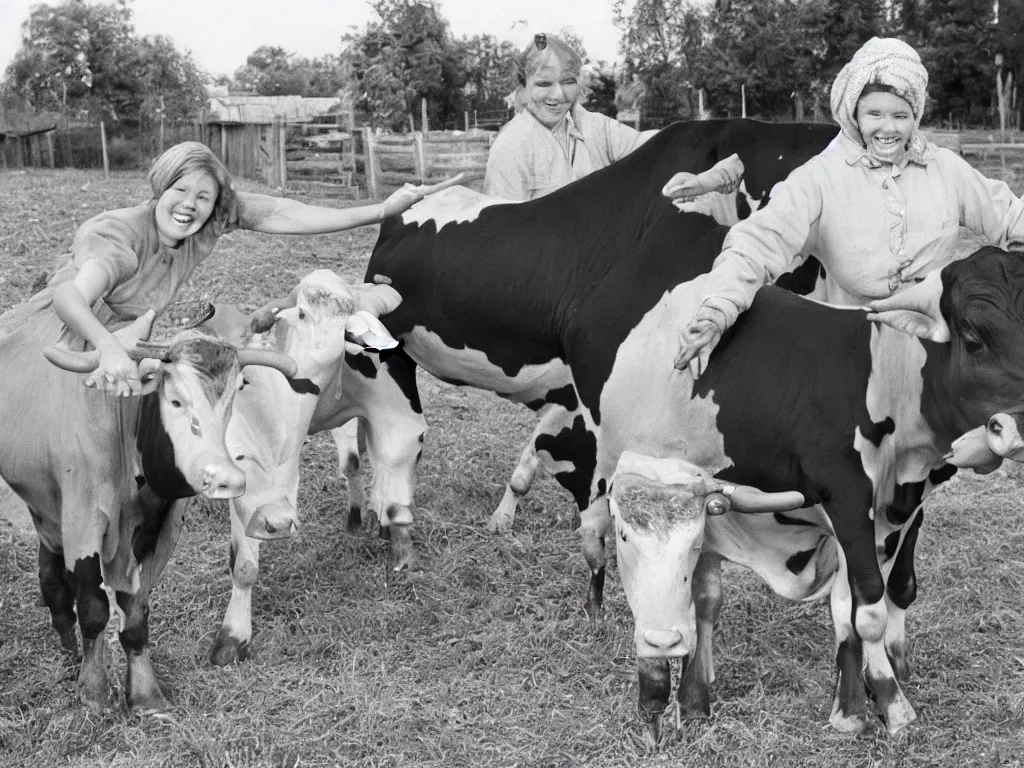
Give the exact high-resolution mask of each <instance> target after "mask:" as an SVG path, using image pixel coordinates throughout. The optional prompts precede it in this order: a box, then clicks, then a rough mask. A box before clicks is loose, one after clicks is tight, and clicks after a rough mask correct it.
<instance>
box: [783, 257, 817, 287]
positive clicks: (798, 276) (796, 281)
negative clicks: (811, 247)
mask: <svg viewBox="0 0 1024 768" xmlns="http://www.w3.org/2000/svg"><path fill="white" fill-rule="evenodd" d="M819 275H820V276H821V278H822V279H824V278H825V267H823V266H822V265H821V262H820V261H818V260H817V259H816V258H814V257H813V256H808V257H807V259H806V261H804V263H803V264H801V265H800V266H799V267H797V268H796V269H794V270H793V271H792V272H787V273H786V274H784V275H781V276H780V277H779V279H778V280H776V281H775V285H777V286H779V288H785V289H786V290H787V291H789V292H790V293H796V294H799V295H800V296H806V295H807V294H809V293H810V292H811V291H813V290H814V286H815V285H817V284H818V277H819Z"/></svg>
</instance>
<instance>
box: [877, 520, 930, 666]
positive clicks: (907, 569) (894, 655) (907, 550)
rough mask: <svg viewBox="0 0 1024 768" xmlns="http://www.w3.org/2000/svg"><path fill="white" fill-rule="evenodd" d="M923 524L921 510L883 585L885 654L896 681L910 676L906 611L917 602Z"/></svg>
mask: <svg viewBox="0 0 1024 768" xmlns="http://www.w3.org/2000/svg"><path fill="white" fill-rule="evenodd" d="M923 520H924V509H918V510H917V512H916V516H915V517H914V519H913V520H911V521H910V523H909V524H908V526H909V527H907V529H906V534H905V535H904V536H903V541H902V542H901V543H900V545H899V549H898V550H897V552H896V556H895V558H894V560H893V563H892V570H891V571H890V572H889V578H888V579H887V580H886V583H885V595H886V599H887V600H888V607H889V622H888V624H886V627H885V650H886V652H887V653H888V654H889V661H890V663H891V664H892V668H893V671H894V672H895V673H896V677H897V678H898V679H900V680H906V679H907V678H908V677H909V676H910V661H909V658H908V653H907V610H908V609H909V608H910V606H911V604H912V603H913V602H914V600H915V599H916V598H917V576H916V574H915V573H914V551H915V549H916V548H917V535H918V531H919V530H920V528H921V523H922V522H923Z"/></svg>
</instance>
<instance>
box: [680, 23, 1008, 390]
mask: <svg viewBox="0 0 1024 768" xmlns="http://www.w3.org/2000/svg"><path fill="white" fill-rule="evenodd" d="M927 87H928V72H927V71H926V70H925V68H924V65H923V64H922V63H921V59H920V57H919V56H918V55H917V52H916V51H915V50H914V49H913V48H911V47H910V46H909V45H907V44H906V43H904V42H902V41H901V40H896V39H893V38H877V37H876V38H872V39H871V40H869V41H868V42H867V43H865V44H864V45H863V47H861V49H860V50H858V51H857V53H856V54H855V55H854V56H853V59H852V60H851V61H850V62H849V63H848V64H847V65H846V66H845V67H843V69H842V71H840V73H839V75H838V76H837V77H836V80H835V82H834V83H833V84H832V94H831V99H830V101H831V107H832V116H833V117H834V118H835V120H836V122H838V123H839V126H840V128H841V130H842V132H841V133H840V135H839V136H837V137H836V139H834V140H833V141H832V142H831V143H830V144H829V146H828V147H826V148H825V150H824V151H823V152H822V153H821V154H819V155H817V156H815V157H813V158H812V159H811V160H809V161H808V162H807V163H805V164H804V165H803V166H801V167H800V168H797V169H796V170H795V171H793V172H792V173H791V174H790V175H789V177H788V178H786V180H785V181H784V182H782V183H780V184H778V185H777V186H776V188H775V189H774V190H773V191H772V196H771V204H770V205H768V206H766V207H765V208H762V209H760V210H758V211H757V212H755V213H754V214H752V215H751V216H750V217H749V218H747V219H745V220H744V221H741V222H739V223H738V224H736V225H735V226H733V228H732V229H731V230H730V231H729V234H728V235H727V236H726V238H725V242H724V244H723V248H722V253H721V254H720V255H719V257H718V258H717V259H716V260H715V265H714V268H713V269H712V270H711V272H710V274H709V275H708V277H707V280H706V282H705V283H704V286H703V289H702V291H701V295H700V301H699V303H698V308H697V311H696V313H695V314H694V317H693V319H692V320H691V321H690V324H689V325H688V326H687V327H686V328H685V329H684V330H683V332H682V334H681V338H680V352H679V356H678V357H677V359H676V367H677V368H680V369H681V368H684V367H685V366H687V365H689V368H690V371H691V373H692V374H693V376H694V378H697V377H698V376H699V375H700V374H701V373H702V372H703V371H704V369H705V367H706V366H707V361H708V358H709V357H710V355H711V351H712V350H713V349H714V348H715V345H716V344H717V343H718V341H719V339H720V338H721V337H722V334H723V333H724V332H725V331H726V329H728V328H729V327H731V326H732V324H733V323H734V322H736V318H737V317H738V315H739V314H740V313H741V312H743V311H745V310H746V309H747V308H748V307H749V306H750V303H751V301H752V300H753V298H754V294H755V293H756V292H757V289H758V288H760V287H761V286H762V285H764V284H765V283H772V282H774V281H775V280H776V279H777V278H778V277H779V276H780V275H781V274H783V273H785V272H788V271H790V270H792V269H793V268H794V267H795V266H797V265H798V264H799V263H800V262H801V261H803V259H804V258H806V254H812V253H813V254H814V255H815V256H816V257H817V258H818V259H819V261H821V263H822V265H823V266H824V268H825V272H826V274H827V280H826V293H827V295H826V297H825V298H826V300H827V301H828V302H829V303H832V304H839V305H844V306H863V305H866V304H870V303H871V302H873V301H878V300H881V299H885V298H888V297H889V296H891V295H892V294H894V293H896V292H897V291H899V290H900V289H901V288H903V287H905V286H907V285H912V284H914V283H917V282H920V281H921V280H923V279H924V278H925V276H926V275H927V274H928V273H930V272H932V271H934V270H937V269H941V268H942V267H944V266H945V265H947V264H949V263H950V262H951V261H953V259H954V258H955V255H956V254H955V245H956V242H957V237H958V233H959V227H960V226H961V225H963V226H965V227H967V228H969V229H971V230H972V231H974V232H976V233H977V234H979V235H982V236H983V237H985V238H986V239H988V240H989V241H990V242H992V243H995V244H997V245H1000V246H1006V245H1007V244H1009V243H1011V242H1024V203H1022V202H1021V200H1020V199H1019V198H1018V197H1016V196H1015V195H1014V194H1013V193H1012V192H1011V191H1010V188H1009V187H1008V186H1007V185H1006V184H1005V183H1004V182H1002V181H994V180H992V179H989V178H986V177H985V176H984V175H983V174H981V173H980V172H979V171H977V170H976V169H975V168H973V167H972V166H971V165H969V164H968V163H967V161H965V160H964V159H963V158H961V157H960V156H959V155H957V154H956V153H954V152H952V151H950V150H948V149H945V148H942V147H937V146H935V145H934V144H932V143H929V142H927V141H926V140H925V137H924V136H923V135H922V134H921V132H920V130H919V126H920V123H921V113H922V112H923V110H924V103H925V95H926V92H927ZM876 308H877V307H876Z"/></svg>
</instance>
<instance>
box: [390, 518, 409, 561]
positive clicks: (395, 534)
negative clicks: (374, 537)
mask: <svg viewBox="0 0 1024 768" xmlns="http://www.w3.org/2000/svg"><path fill="white" fill-rule="evenodd" d="M388 529H390V531H391V570H393V571H404V570H407V569H412V567H413V565H415V563H416V550H415V549H414V548H413V545H412V526H411V525H403V524H401V523H392V524H391V525H389V526H388Z"/></svg>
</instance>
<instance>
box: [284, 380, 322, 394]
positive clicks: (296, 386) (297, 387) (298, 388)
mask: <svg viewBox="0 0 1024 768" xmlns="http://www.w3.org/2000/svg"><path fill="white" fill-rule="evenodd" d="M288 386H289V387H291V388H292V391H293V392H295V393H296V394H299V395H316V396H317V397H319V396H320V387H318V386H317V385H316V384H314V383H313V382H312V381H310V380H309V379H288Z"/></svg>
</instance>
